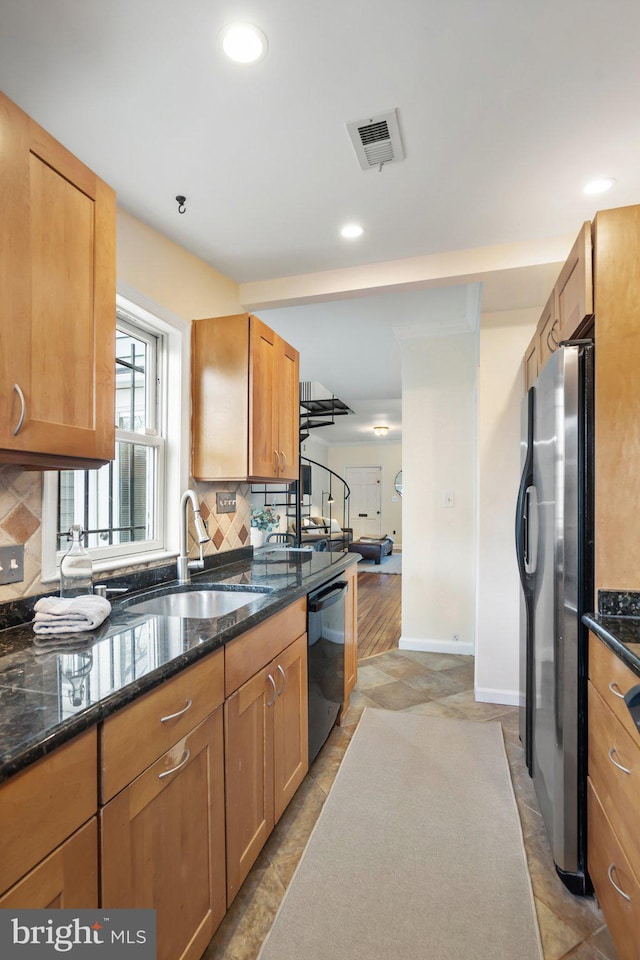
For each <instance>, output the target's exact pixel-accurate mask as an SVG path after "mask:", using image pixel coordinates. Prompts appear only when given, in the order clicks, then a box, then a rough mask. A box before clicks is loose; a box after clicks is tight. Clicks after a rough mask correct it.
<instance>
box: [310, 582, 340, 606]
mask: <svg viewBox="0 0 640 960" xmlns="http://www.w3.org/2000/svg"><path fill="white" fill-rule="evenodd" d="M348 587H349V584H348V583H347V581H346V580H341V581H340V583H332V584H331V586H330V587H329V589H328V590H326V591H324V592H321V593H316V594H315V595H313V596H312V599H310V600H309V613H319V612H320V611H321V610H326V608H327V607H331V606H333V604H334V603H338V601H339V600H340V599H341V598H342V595H343V593H344V592H345V590H347V589H348Z"/></svg>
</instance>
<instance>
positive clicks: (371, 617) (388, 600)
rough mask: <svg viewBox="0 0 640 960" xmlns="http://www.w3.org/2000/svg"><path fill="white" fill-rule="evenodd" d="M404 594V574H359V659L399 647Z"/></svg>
mask: <svg viewBox="0 0 640 960" xmlns="http://www.w3.org/2000/svg"><path fill="white" fill-rule="evenodd" d="M401 596H402V577H401V576H397V575H396V574H387V573H364V572H362V573H358V660H365V659H366V658H367V657H374V656H376V655H377V654H380V653H386V652H387V651H388V650H395V649H397V647H398V640H399V639H400V613H401Z"/></svg>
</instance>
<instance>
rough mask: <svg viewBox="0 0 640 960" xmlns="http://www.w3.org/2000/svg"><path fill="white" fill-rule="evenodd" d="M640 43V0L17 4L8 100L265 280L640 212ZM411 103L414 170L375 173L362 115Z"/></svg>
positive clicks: (4, 53) (531, 289) (403, 114)
mask: <svg viewBox="0 0 640 960" xmlns="http://www.w3.org/2000/svg"><path fill="white" fill-rule="evenodd" d="M235 19H248V20H252V21H253V22H255V23H257V24H258V25H259V26H260V27H261V28H262V29H263V30H264V31H265V33H266V34H267V36H268V38H269V52H268V55H267V56H266V58H265V59H264V60H263V61H261V62H260V63H258V64H255V65H253V66H249V67H241V66H238V65H236V64H232V63H231V62H229V61H227V60H225V59H224V58H223V56H222V55H221V53H220V50H219V48H218V46H217V37H218V34H219V31H220V29H221V28H222V27H223V26H224V25H225V24H226V23H228V22H230V21H232V20H235ZM638 36H640V3H638V2H637V0H609V2H608V3H603V2H602V0H561V2H558V0H553V2H552V0H538V2H536V3H531V2H530V0H484V2H479V0H449V2H446V3H445V2H443V0H437V2H436V0H396V2H395V3H391V4H390V3H387V2H382V0H349V2H345V0H322V2H321V3H318V2H307V0H237V2H234V0H226V2H214V0H206V2H205V0H180V2H179V3H178V2H176V0H108V2H106V0H0V88H1V89H2V90H3V91H4V92H5V93H6V94H7V95H8V96H9V97H11V98H12V99H13V100H15V101H16V102H17V103H18V104H19V105H20V106H21V107H22V108H23V109H25V110H26V111H27V112H28V113H30V114H31V115H32V116H33V117H34V118H35V119H36V120H37V121H38V122H39V123H41V124H42V125H43V126H44V127H45V128H46V129H48V130H49V131H50V132H51V133H53V134H54V135H55V136H56V137H57V138H58V139H59V140H61V141H62V142H63V143H64V144H65V145H66V146H68V147H69V148H70V149H71V150H72V151H73V152H74V153H76V154H77V155H78V156H79V157H80V158H81V159H82V160H84V161H85V162H86V163H87V164H88V165H89V166H91V167H92V168H93V169H95V170H96V171H97V172H98V173H99V174H100V175H101V176H102V177H103V178H104V179H105V180H107V181H108V182H109V183H110V184H111V185H112V186H113V187H114V188H115V189H116V191H117V194H118V202H119V204H120V205H121V206H122V207H123V208H124V209H126V210H128V211H129V212H130V213H132V214H133V215H134V216H136V217H138V218H140V219H141V220H143V221H145V222H146V223H148V224H150V225H151V226H152V227H155V228H156V229H158V230H160V231H161V232H163V233H164V234H166V235H167V236H169V237H171V238H172V239H174V240H175V241H176V242H178V243H180V244H182V245H183V246H184V247H186V248H187V249H189V250H191V251H193V252H194V253H196V254H197V255H199V256H200V257H202V258H203V259H205V260H207V261H208V262H210V263H212V264H213V265H214V266H215V267H216V268H217V269H219V270H221V271H222V272H223V273H225V274H227V275H228V276H230V277H232V278H234V279H236V280H238V281H240V282H247V281H256V280H264V279H268V278H277V277H286V276H293V275H296V274H300V273H313V272H316V271H322V270H330V269H336V268H341V267H349V266H355V265H361V264H371V263H381V262H383V261H390V260H397V259H400V258H407V257H416V256H421V255H425V254H433V253H438V252H444V251H454V250H466V249H470V248H474V247H483V246H488V245H492V244H510V243H516V242H519V241H526V240H536V239H543V238H553V237H558V236H560V235H565V234H575V233H576V232H577V230H578V228H579V226H580V224H581V223H582V222H583V221H584V220H585V219H590V218H591V217H592V216H593V214H594V212H595V211H596V210H597V209H600V208H602V207H609V206H621V205H624V204H628V203H636V202H638V201H639V200H640V162H639V159H640V158H639V152H640V135H639V132H638V131H639V127H638V123H637V116H638V102H640V57H638V53H637V46H638ZM394 107H395V108H397V109H398V116H399V122H400V130H401V134H402V139H403V144H404V149H405V154H406V159H405V160H404V161H402V162H400V163H397V164H391V165H389V166H388V167H385V168H383V170H382V172H380V173H378V172H377V171H376V170H371V171H367V172H363V171H362V170H361V169H360V167H359V165H358V163H357V160H356V157H355V154H354V152H353V148H352V146H351V143H350V141H349V137H348V134H347V131H346V128H345V122H346V121H349V120H353V119H359V118H364V117H367V116H369V115H371V114H374V113H379V112H383V111H386V110H389V109H391V108H394ZM596 175H608V176H612V177H615V178H616V179H617V184H616V186H615V187H614V189H613V190H612V191H611V192H610V193H609V194H607V195H606V196H605V198H604V199H603V198H602V197H595V198H594V197H586V196H585V195H584V194H583V193H582V186H583V184H584V183H585V182H586V181H587V180H588V179H590V178H592V177H593V176H596ZM176 194H184V195H186V197H187V213H186V214H185V215H184V216H180V215H179V214H178V213H177V205H176V203H175V200H174V197H175V195H176ZM348 220H357V221H359V222H360V223H362V225H363V226H364V228H365V234H364V236H363V237H362V238H361V239H360V240H359V241H356V242H350V243H348V242H346V241H344V240H342V239H341V238H340V237H339V235H338V228H339V226H340V225H341V224H343V223H344V222H345V221H348ZM542 272H543V273H544V270H543V271H542ZM515 276H516V275H515V272H514V273H513V274H512V280H513V279H514V278H515ZM522 279H523V281H524V282H523V283H522V286H518V285H516V286H514V284H513V282H512V283H511V288H512V289H511V293H512V295H513V298H514V300H518V299H520V300H522V299H523V298H526V299H528V301H529V302H528V304H520V305H531V304H533V303H535V304H536V305H539V304H541V303H542V302H543V299H544V293H543V294H541V295H540V290H541V289H542V287H541V284H540V281H541V276H540V271H538V274H536V276H535V277H534V278H533V280H532V281H531V283H529V285H528V286H527V283H528V281H527V280H526V279H525V278H524V276H523V278H522ZM551 282H553V277H552V278H551ZM549 286H550V283H547V281H546V277H545V287H544V289H545V291H548V288H549ZM525 291H526V292H525ZM501 296H502V299H501V300H500V302H501V303H504V302H505V301H504V291H503V295H501ZM534 296H535V297H536V298H537V299H536V300H532V299H531V298H532V297H534ZM485 297H490V291H488V290H487V289H486V288H485ZM488 302H489V300H486V299H485V300H484V301H483V309H488V307H487V304H488ZM513 305H514V306H515V305H517V304H515V303H514V304H513ZM367 307H368V309H371V304H368V305H367ZM292 309H293V308H292ZM339 310H342V308H341V307H338V308H337V311H339ZM323 316H324V315H323ZM338 316H340V314H339V313H338V312H336V314H335V318H337V317H338ZM319 318H320V314H319V315H318V320H316V319H315V318H314V320H313V325H315V324H316V322H318V323H322V325H323V326H324V325H326V324H327V323H328V320H326V319H322V321H320V319H319ZM335 318H334V320H333V321H332V322H333V323H337V322H339V321H338V320H337V319H335ZM283 322H284V321H283ZM349 323H350V324H351V323H352V324H353V325H354V329H355V327H356V326H357V325H358V324H361V323H362V320H358V319H357V318H356V316H355V314H354V313H352V314H350V316H349ZM345 335H346V334H345V331H344V328H343V327H342V326H341V327H340V336H338V337H332V338H329V337H324V336H322V337H321V338H320V342H319V347H320V349H321V350H323V351H324V350H327V352H331V351H335V350H336V349H338V350H339V349H341V347H340V344H343V345H344V336H345ZM350 336H351V334H349V337H350ZM292 341H293V342H294V343H295V342H296V341H295V338H293V337H292ZM336 342H337V344H338V346H336ZM370 343H372V341H368V345H367V347H366V351H368V350H369V349H370V347H369V344H370ZM380 343H382V341H381V342H380ZM296 345H298V344H296ZM301 349H302V348H301ZM373 349H374V348H373V346H371V350H373ZM375 349H376V350H377V351H378V350H380V349H381V347H380V346H378V347H376V348H375ZM303 353H304V351H303ZM388 356H389V357H390V358H391V359H390V360H388V366H389V370H386V369H385V372H384V374H382V375H381V376H382V380H383V381H385V387H384V390H385V393H379V394H378V397H380V396H385V395H386V394H387V393H388V394H389V397H388V399H393V400H397V399H398V396H399V394H397V393H396V394H393V393H391V392H390V391H391V386H390V379H389V378H392V377H394V376H395V377H396V379H397V370H398V366H397V365H398V360H397V356H396V355H393V354H389V355H388ZM361 361H362V367H363V368H364V366H365V365H368V366H372V365H374V357H373V354H372V359H371V360H369V354H368V352H366V353H365V354H364V355H363V346H362V343H360V345H359V347H357V348H356V353H355V356H352V357H350V363H351V365H352V372H353V365H354V364H356V365H357V366H358V367H359V366H360V365H361ZM334 369H335V368H334ZM375 369H376V370H377V371H378V372H379V371H380V365H379V363H377V362H376V363H375ZM314 379H319V380H321V381H322V377H321V376H320V375H315V376H314ZM327 386H330V387H331V389H335V391H336V393H339V392H341V386H340V384H339V383H338V384H335V385H333V384H329V383H327ZM381 389H382V387H381ZM359 399H360V400H361V401H362V402H365V401H366V402H369V400H373V399H376V398H372V397H367V396H365V395H364V394H362V395H361V396H360V397H359Z"/></svg>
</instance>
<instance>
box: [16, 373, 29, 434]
mask: <svg viewBox="0 0 640 960" xmlns="http://www.w3.org/2000/svg"><path fill="white" fill-rule="evenodd" d="M13 389H14V390H15V392H16V393H17V394H18V396H19V397H20V416H19V417H18V423H17V424H16V427H15V430H14V431H13V435H14V437H17V436H18V434H19V433H20V431H21V430H22V424H23V423H24V414H25V410H26V404H25V401H24V393H23V392H22V390H21V389H20V385H19V384H17V383H14V385H13Z"/></svg>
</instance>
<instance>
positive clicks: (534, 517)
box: [525, 486, 538, 577]
mask: <svg viewBox="0 0 640 960" xmlns="http://www.w3.org/2000/svg"><path fill="white" fill-rule="evenodd" d="M525 509H526V514H527V552H526V556H525V571H526V572H527V574H528V575H529V576H531V577H532V576H533V575H534V574H535V572H536V567H537V565H538V564H537V560H538V495H537V490H536V488H535V487H534V486H530V487H528V488H527V491H526V507H525Z"/></svg>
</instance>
